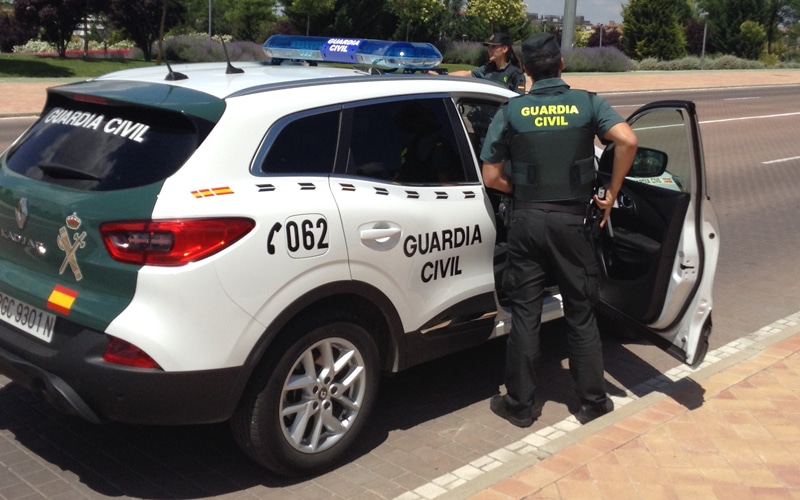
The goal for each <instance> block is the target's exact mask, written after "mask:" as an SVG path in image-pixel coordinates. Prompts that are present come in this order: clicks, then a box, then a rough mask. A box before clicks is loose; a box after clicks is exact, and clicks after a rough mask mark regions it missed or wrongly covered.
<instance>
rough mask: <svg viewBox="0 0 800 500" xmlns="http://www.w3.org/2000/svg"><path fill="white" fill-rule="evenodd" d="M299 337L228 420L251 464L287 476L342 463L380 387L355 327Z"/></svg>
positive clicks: (264, 370)
mask: <svg viewBox="0 0 800 500" xmlns="http://www.w3.org/2000/svg"><path fill="white" fill-rule="evenodd" d="M306 332H307V333H306V334H305V335H302V336H301V337H300V338H297V340H296V341H294V342H286V344H288V345H287V346H286V347H284V348H279V349H278V350H277V352H275V353H273V355H272V356H270V357H268V358H267V360H266V362H265V363H264V364H263V365H262V366H261V369H260V370H259V371H258V373H256V374H254V379H253V382H252V383H251V385H250V387H249V388H248V390H247V392H246V393H245V395H244V397H243V399H242V401H241V403H240V405H239V407H238V409H237V411H236V414H235V415H234V418H233V421H232V427H233V431H234V436H235V437H236V440H237V442H238V443H239V445H240V446H241V447H242V449H243V450H244V451H245V452H246V453H247V454H248V455H249V456H250V457H251V458H253V459H254V460H256V461H257V462H258V463H260V464H261V465H263V466H264V467H266V468H268V469H270V470H272V471H275V472H278V473H280V474H283V475H288V476H298V475H304V474H309V473H314V472H319V471H322V470H325V469H328V468H330V467H332V466H334V465H336V464H337V463H338V462H339V461H340V460H341V459H342V457H343V456H344V455H345V454H346V453H347V451H348V449H349V448H350V447H351V445H352V443H353V441H354V439H355V438H356V437H357V434H358V433H359V431H360V429H361V428H362V427H363V426H364V424H365V421H366V419H367V416H368V414H369V412H370V409H371V408H372V406H373V403H374V401H375V395H376V393H377V386H378V381H379V369H378V361H379V360H378V350H377V347H376V346H375V342H374V341H373V339H372V338H371V337H370V335H369V333H367V331H366V330H364V329H363V328H362V327H360V326H359V325H357V324H354V323H350V322H331V323H328V324H324V325H321V326H317V327H312V328H310V329H308V330H306ZM298 333H299V332H298Z"/></svg>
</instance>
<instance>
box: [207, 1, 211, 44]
mask: <svg viewBox="0 0 800 500" xmlns="http://www.w3.org/2000/svg"><path fill="white" fill-rule="evenodd" d="M208 38H211V0H208Z"/></svg>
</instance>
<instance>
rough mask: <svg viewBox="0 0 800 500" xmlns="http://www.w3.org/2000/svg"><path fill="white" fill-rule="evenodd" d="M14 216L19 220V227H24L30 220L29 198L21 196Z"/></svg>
mask: <svg viewBox="0 0 800 500" xmlns="http://www.w3.org/2000/svg"><path fill="white" fill-rule="evenodd" d="M14 218H15V219H16V220H17V227H18V228H20V229H24V228H25V223H26V222H27V221H28V199H27V198H20V200H19V203H17V208H15V209H14Z"/></svg>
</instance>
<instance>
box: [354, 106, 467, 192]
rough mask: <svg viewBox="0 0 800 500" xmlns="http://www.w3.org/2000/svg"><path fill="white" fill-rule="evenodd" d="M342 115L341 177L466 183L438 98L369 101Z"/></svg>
mask: <svg viewBox="0 0 800 500" xmlns="http://www.w3.org/2000/svg"><path fill="white" fill-rule="evenodd" d="M348 112H349V116H348V122H349V123H350V124H351V125H350V136H349V149H348V153H347V158H346V160H345V161H346V164H347V166H346V171H345V172H346V173H347V174H350V175H356V176H359V177H366V178H369V179H375V180H383V181H389V182H396V183H400V184H409V185H439V184H455V183H461V182H465V181H467V180H468V177H467V174H466V170H465V168H464V162H463V160H462V155H461V154H460V152H459V145H458V143H457V141H456V136H455V134H454V131H453V127H452V121H451V120H450V116H449V114H448V111H447V108H446V104H445V101H444V100H443V99H441V98H430V99H405V100H392V101H384V102H375V103H370V104H365V105H361V106H357V107H353V108H351V109H349V110H348ZM473 169H474V168H473Z"/></svg>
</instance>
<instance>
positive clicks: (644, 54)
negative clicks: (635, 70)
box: [622, 0, 686, 61]
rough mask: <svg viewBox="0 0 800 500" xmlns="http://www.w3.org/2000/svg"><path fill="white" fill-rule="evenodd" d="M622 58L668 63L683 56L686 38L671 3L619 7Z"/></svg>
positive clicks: (659, 0) (640, 1)
mask: <svg viewBox="0 0 800 500" xmlns="http://www.w3.org/2000/svg"><path fill="white" fill-rule="evenodd" d="M622 21H623V25H624V26H625V33H624V35H623V37H622V41H623V49H624V52H625V54H626V55H627V56H628V57H630V58H632V59H639V60H642V59H645V58H648V57H653V58H656V59H659V60H664V61H670V60H673V59H680V58H681V57H683V56H684V55H686V38H685V36H684V34H683V28H682V26H681V24H680V23H679V22H678V18H677V9H676V4H675V2H674V0H631V1H630V2H629V3H628V5H626V6H623V7H622Z"/></svg>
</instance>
